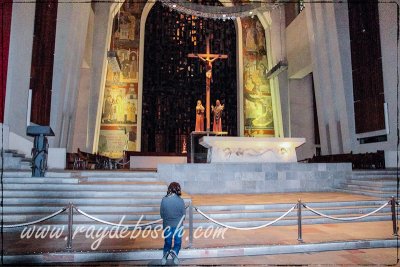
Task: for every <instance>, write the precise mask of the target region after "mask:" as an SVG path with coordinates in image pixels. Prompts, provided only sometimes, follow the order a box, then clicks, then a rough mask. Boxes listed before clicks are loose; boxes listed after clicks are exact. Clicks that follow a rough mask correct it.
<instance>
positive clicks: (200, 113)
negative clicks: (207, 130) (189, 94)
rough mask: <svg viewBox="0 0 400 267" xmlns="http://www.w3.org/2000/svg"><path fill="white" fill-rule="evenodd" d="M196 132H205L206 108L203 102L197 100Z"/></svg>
mask: <svg viewBox="0 0 400 267" xmlns="http://www.w3.org/2000/svg"><path fill="white" fill-rule="evenodd" d="M195 131H196V132H201V131H204V107H203V105H202V104H201V100H197V106H196V128H195Z"/></svg>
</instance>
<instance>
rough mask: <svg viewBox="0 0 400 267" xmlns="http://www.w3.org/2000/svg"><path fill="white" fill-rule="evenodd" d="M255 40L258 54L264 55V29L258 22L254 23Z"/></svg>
mask: <svg viewBox="0 0 400 267" xmlns="http://www.w3.org/2000/svg"><path fill="white" fill-rule="evenodd" d="M256 38H257V47H258V52H259V53H260V54H265V53H266V50H265V38H264V28H263V26H262V25H261V22H260V21H259V20H257V22H256Z"/></svg>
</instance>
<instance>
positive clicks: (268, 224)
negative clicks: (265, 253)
mask: <svg viewBox="0 0 400 267" xmlns="http://www.w3.org/2000/svg"><path fill="white" fill-rule="evenodd" d="M296 206H297V204H296V205H294V206H293V207H292V208H291V209H289V210H288V211H287V212H285V213H284V214H283V215H282V216H280V217H279V218H277V219H275V220H273V221H272V222H269V223H266V224H263V225H260V226H254V227H235V226H229V225H227V224H224V223H221V222H218V221H216V220H214V219H213V218H211V217H209V216H207V215H206V214H204V213H203V212H202V211H201V210H199V209H198V208H195V209H196V211H197V212H198V213H200V214H201V215H203V216H204V217H205V218H206V219H208V220H210V221H212V222H213V223H216V224H218V225H220V226H222V227H225V228H228V229H234V230H243V231H247V230H256V229H260V228H263V227H267V226H270V225H272V224H274V223H276V222H277V221H279V220H281V219H282V218H283V217H285V216H286V215H288V214H289V213H290V212H292V211H293V210H294V209H295V208H296Z"/></svg>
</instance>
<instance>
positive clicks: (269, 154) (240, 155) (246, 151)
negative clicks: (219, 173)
mask: <svg viewBox="0 0 400 267" xmlns="http://www.w3.org/2000/svg"><path fill="white" fill-rule="evenodd" d="M305 141H306V139H305V138H271V137H266V138H257V137H233V136H227V137H215V136H204V137H203V138H201V139H200V144H201V145H202V146H204V147H206V148H208V155H207V162H209V163H223V162H260V163H262V162H297V156H296V147H299V146H301V145H302V144H304V143H305Z"/></svg>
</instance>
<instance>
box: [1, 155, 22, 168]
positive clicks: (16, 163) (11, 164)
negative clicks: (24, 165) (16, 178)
mask: <svg viewBox="0 0 400 267" xmlns="http://www.w3.org/2000/svg"><path fill="white" fill-rule="evenodd" d="M3 164H4V165H3ZM20 164H21V159H20V158H15V157H12V156H11V157H4V158H3V159H2V158H1V157H0V168H3V169H5V170H9V169H11V170H19V169H20Z"/></svg>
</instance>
